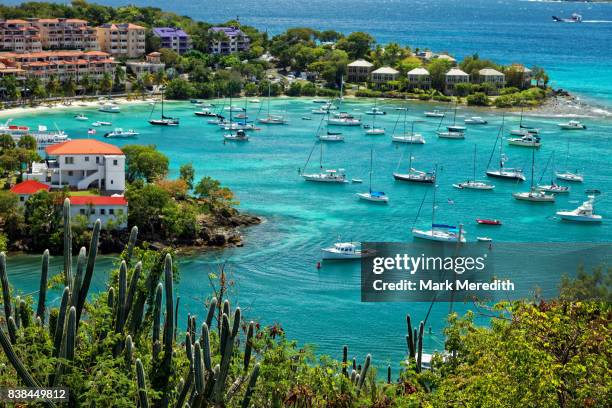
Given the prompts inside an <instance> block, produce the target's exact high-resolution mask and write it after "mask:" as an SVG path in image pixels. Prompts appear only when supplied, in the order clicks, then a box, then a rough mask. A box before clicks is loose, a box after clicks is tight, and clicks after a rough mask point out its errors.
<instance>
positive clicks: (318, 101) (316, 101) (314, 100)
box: [312, 99, 327, 103]
mask: <svg viewBox="0 0 612 408" xmlns="http://www.w3.org/2000/svg"><path fill="white" fill-rule="evenodd" d="M312 103H327V100H326V99H313V100H312Z"/></svg>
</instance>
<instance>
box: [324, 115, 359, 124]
mask: <svg viewBox="0 0 612 408" xmlns="http://www.w3.org/2000/svg"><path fill="white" fill-rule="evenodd" d="M327 124H328V125H330V126H361V120H360V119H357V118H355V117H354V116H353V115H351V114H350V113H347V112H340V113H337V114H335V115H334V116H333V117H330V118H328V119H327Z"/></svg>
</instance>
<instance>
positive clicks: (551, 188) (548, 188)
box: [536, 181, 570, 194]
mask: <svg viewBox="0 0 612 408" xmlns="http://www.w3.org/2000/svg"><path fill="white" fill-rule="evenodd" d="M536 188H537V189H538V190H539V191H544V192H545V193H553V194H568V193H569V192H570V188H569V187H568V186H561V185H559V184H556V183H555V182H554V181H551V183H550V184H544V185H538V186H537V187H536Z"/></svg>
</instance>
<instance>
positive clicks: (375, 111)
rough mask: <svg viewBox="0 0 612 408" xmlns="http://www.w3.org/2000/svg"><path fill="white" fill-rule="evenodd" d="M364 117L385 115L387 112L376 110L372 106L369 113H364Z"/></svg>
mask: <svg viewBox="0 0 612 408" xmlns="http://www.w3.org/2000/svg"><path fill="white" fill-rule="evenodd" d="M365 114H366V115H374V116H377V115H386V114H387V112H385V111H384V110H382V109H380V108H377V107H376V106H374V107H373V108H372V109H370V110H369V111H366V113H365Z"/></svg>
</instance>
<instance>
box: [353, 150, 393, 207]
mask: <svg viewBox="0 0 612 408" xmlns="http://www.w3.org/2000/svg"><path fill="white" fill-rule="evenodd" d="M373 156H374V149H373V148H372V149H370V173H369V175H370V184H369V189H368V192H367V193H357V197H359V199H361V200H364V201H370V202H373V203H379V204H387V203H388V202H389V197H388V196H387V195H386V194H385V193H384V192H382V191H372V171H373V169H372V163H373Z"/></svg>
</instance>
